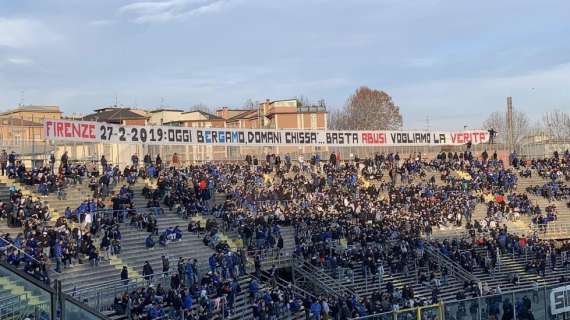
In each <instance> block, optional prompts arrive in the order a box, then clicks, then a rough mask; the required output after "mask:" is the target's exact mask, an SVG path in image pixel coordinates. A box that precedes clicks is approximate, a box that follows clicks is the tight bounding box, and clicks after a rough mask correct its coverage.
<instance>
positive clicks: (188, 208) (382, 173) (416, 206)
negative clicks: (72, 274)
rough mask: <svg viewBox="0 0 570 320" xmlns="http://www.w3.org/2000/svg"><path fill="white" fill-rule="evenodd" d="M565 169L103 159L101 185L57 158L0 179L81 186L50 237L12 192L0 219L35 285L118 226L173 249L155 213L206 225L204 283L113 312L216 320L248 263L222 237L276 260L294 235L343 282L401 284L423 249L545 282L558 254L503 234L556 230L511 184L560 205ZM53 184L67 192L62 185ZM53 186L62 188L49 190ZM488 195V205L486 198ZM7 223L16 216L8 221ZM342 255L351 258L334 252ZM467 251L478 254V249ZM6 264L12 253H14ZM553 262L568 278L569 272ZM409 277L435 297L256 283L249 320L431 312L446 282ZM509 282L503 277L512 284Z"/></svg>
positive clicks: (493, 160)
mask: <svg viewBox="0 0 570 320" xmlns="http://www.w3.org/2000/svg"><path fill="white" fill-rule="evenodd" d="M568 158H569V154H568V152H566V153H565V154H564V155H563V156H560V155H557V154H556V155H555V156H554V157H553V158H552V159H545V160H543V161H532V162H530V163H529V162H528V161H527V162H525V161H523V160H519V159H518V157H517V156H516V154H513V155H511V157H510V159H509V161H510V162H511V164H512V165H513V168H508V167H507V166H505V165H504V163H503V162H502V161H501V160H499V159H498V157H497V154H496V153H494V154H493V155H491V156H489V155H488V154H487V151H484V152H483V153H482V154H481V156H480V157H476V156H475V155H474V154H472V153H471V152H470V151H469V150H467V151H465V152H460V153H445V152H442V153H440V154H438V155H437V156H436V157H435V158H434V159H431V160H428V159H424V158H423V157H422V155H421V154H412V155H410V156H408V157H402V156H400V155H399V154H387V155H384V154H377V155H376V156H374V157H372V158H369V159H359V158H358V157H357V156H352V157H351V158H350V160H348V161H341V160H340V157H339V156H338V155H335V154H332V155H331V156H330V158H329V161H327V162H324V161H322V160H321V158H320V157H318V156H313V157H311V158H310V160H309V161H305V160H304V159H303V158H302V157H299V159H298V161H297V162H296V163H293V162H292V161H291V158H290V157H289V156H285V157H284V160H281V158H280V157H279V156H276V155H268V156H267V158H266V159H265V161H259V160H258V159H256V158H255V157H248V158H247V159H246V161H245V162H243V163H239V162H237V163H225V164H213V163H206V164H201V165H191V166H187V167H184V168H179V167H178V166H172V167H166V166H163V164H162V160H161V159H160V157H159V156H157V157H156V159H155V161H154V162H153V161H152V160H151V159H150V157H148V158H147V157H146V156H145V159H144V161H143V163H144V167H140V168H139V167H138V162H139V160H138V157H137V158H134V157H133V159H132V162H133V165H132V166H129V167H126V168H125V169H124V170H123V171H120V170H119V168H118V167H117V166H114V167H113V166H111V165H109V164H108V163H107V161H106V160H105V159H104V157H103V158H102V159H101V168H102V171H101V174H98V173H97V174H96V173H95V172H96V171H95V170H93V168H87V167H85V166H82V165H70V164H68V163H67V162H68V161H67V160H66V161H65V162H64V160H63V159H62V160H61V163H62V165H61V166H60V170H59V175H56V174H54V173H53V170H51V171H50V168H49V167H45V168H43V169H40V170H31V171H29V172H28V171H26V169H25V168H23V164H21V163H20V164H18V165H16V164H15V165H14V166H12V165H9V166H7V168H8V171H9V174H10V172H12V173H11V174H12V177H17V179H19V180H20V181H21V182H23V183H27V184H33V185H37V186H38V191H40V193H42V194H43V193H45V192H47V193H49V192H53V191H57V188H64V186H65V183H82V180H83V178H84V177H85V178H87V179H88V180H89V181H90V182H89V184H90V186H92V188H93V191H94V197H93V198H92V199H89V200H85V201H84V202H83V203H81V205H80V206H79V207H78V208H75V209H73V210H72V209H71V208H68V209H69V211H68V210H66V212H65V217H63V218H62V219H60V220H58V221H57V223H56V225H55V227H47V226H46V225H45V224H42V223H41V222H42V221H46V220H49V211H48V210H47V209H46V208H42V206H41V203H35V202H33V201H31V199H26V198H25V197H23V196H22V195H21V194H20V195H18V191H17V190H13V193H11V196H10V197H11V199H10V201H9V203H0V209H2V211H1V212H0V213H2V214H3V215H4V216H6V217H12V220H11V221H12V224H13V225H14V226H17V225H18V224H17V223H19V224H20V225H25V226H24V234H22V235H19V236H18V237H16V239H12V238H11V237H10V235H6V237H5V239H6V242H7V243H8V242H9V243H14V245H15V246H16V247H18V248H20V249H22V251H23V252H26V253H27V254H29V256H30V257H33V259H34V260H37V261H40V262H41V261H43V262H44V263H43V264H40V265H39V266H38V267H39V271H38V272H37V273H38V274H39V275H41V274H43V273H46V272H43V273H42V268H43V269H45V268H46V265H47V264H49V261H50V259H51V261H53V262H54V263H55V265H56V266H55V268H56V270H57V271H58V272H61V271H62V268H65V267H69V266H71V265H72V264H73V263H75V262H80V261H81V257H82V255H84V256H87V257H89V261H90V262H91V264H93V265H96V264H97V263H98V261H99V260H100V259H104V258H107V259H108V258H109V256H110V255H112V254H116V253H119V252H120V250H121V247H120V239H121V233H120V228H119V225H120V223H121V222H128V221H129V222H130V224H132V225H134V226H136V227H138V228H139V229H141V230H142V229H146V230H147V231H148V232H149V236H148V237H147V238H146V240H145V242H146V245H147V247H152V246H154V243H155V240H154V238H153V237H154V236H158V243H159V244H160V245H164V246H165V245H168V242H170V241H178V240H180V239H181V238H182V236H183V231H182V229H181V228H180V227H178V226H176V227H169V228H167V229H165V230H164V231H163V232H160V233H159V228H158V225H157V222H156V218H155V217H156V216H159V215H161V214H164V210H163V209H162V208H161V205H164V207H167V208H169V209H170V211H174V209H175V208H176V210H175V212H176V213H177V214H179V215H180V216H182V217H185V218H189V217H191V216H194V215H197V214H201V215H211V216H212V220H209V221H208V223H207V224H206V225H205V226H201V225H200V224H199V223H197V222H196V221H192V222H190V223H189V225H188V231H191V232H195V231H205V232H204V243H205V244H206V245H209V246H211V247H213V248H214V249H215V250H216V253H215V254H214V255H212V257H211V258H210V260H209V261H208V266H209V268H210V270H209V271H208V272H207V273H206V274H203V275H202V274H199V272H198V270H195V271H191V272H190V276H189V275H188V272H187V270H186V269H187V265H192V264H191V263H188V264H187V265H184V263H182V265H183V267H182V268H180V266H179V269H178V271H179V272H178V273H177V274H175V275H172V277H173V279H172V280H171V283H170V288H168V289H166V288H162V287H158V286H157V287H148V288H141V289H137V290H135V291H133V292H129V293H125V294H124V295H122V296H121V297H117V299H116V301H115V306H116V309H117V310H121V311H122V312H123V313H133V314H137V315H142V314H146V315H147V316H148V317H149V318H151V319H152V318H156V317H159V316H160V315H162V314H163V313H164V312H166V311H165V310H167V311H168V312H174V313H176V314H178V315H179V314H180V313H182V312H185V311H189V310H190V309H191V306H192V300H193V299H194V300H196V299H197V300H196V301H200V302H199V305H200V309H199V311H198V312H197V313H195V315H198V316H200V317H201V316H205V317H208V316H211V313H212V312H213V310H219V309H220V308H219V306H220V305H223V306H224V308H221V309H223V310H227V312H228V313H231V312H232V309H233V301H234V298H235V295H236V293H238V292H239V290H241V288H240V287H239V281H238V279H239V277H240V276H242V275H243V274H244V270H245V260H246V253H244V252H243V251H242V252H232V251H231V250H229V246H228V245H227V244H226V243H225V242H223V241H221V237H220V233H221V232H235V233H237V234H238V235H239V237H240V238H241V240H242V243H243V244H244V246H245V248H246V250H247V251H255V250H260V249H279V250H283V249H284V241H283V238H282V235H281V228H283V227H289V226H292V227H293V228H294V230H295V238H294V247H293V248H291V249H292V254H293V255H295V256H297V257H300V258H302V259H304V260H305V261H307V262H308V263H311V264H312V265H314V266H316V267H318V268H322V269H325V270H327V271H329V272H331V274H333V275H335V274H336V275H341V277H351V276H352V274H353V273H354V268H356V267H361V268H363V270H365V272H366V273H367V274H368V273H369V274H371V275H372V276H377V275H379V274H383V273H384V272H385V271H384V270H389V271H390V272H393V273H408V272H409V271H410V270H411V269H412V268H414V266H413V265H414V264H416V263H418V262H419V263H420V266H421V265H425V264H432V263H433V261H429V259H427V258H426V256H425V255H424V254H423V251H424V247H425V246H428V245H430V246H431V245H433V246H435V247H437V248H439V250H440V251H441V252H442V253H443V254H444V255H447V256H449V257H450V258H451V259H453V260H454V261H456V262H457V263H459V264H460V265H462V266H463V267H464V268H465V269H467V270H470V271H471V270H473V268H481V269H482V270H484V271H485V272H489V273H492V272H494V270H495V268H496V265H497V261H498V260H499V255H500V254H501V253H502V252H505V251H508V250H512V251H513V252H517V253H520V252H522V251H523V250H526V249H525V248H527V246H528V247H530V248H531V249H529V250H530V254H531V257H532V259H530V263H529V265H528V266H527V271H529V272H535V271H536V272H537V273H538V274H540V275H544V273H545V268H546V265H547V259H552V256H553V255H554V257H555V258H556V257H557V256H558V255H562V252H565V250H562V249H560V248H558V249H555V248H553V244H552V243H548V242H541V241H540V240H537V239H533V238H529V239H526V238H525V239H524V241H523V240H522V239H516V238H515V236H513V235H511V234H508V233H507V232H506V230H505V229H503V228H501V227H500V224H501V223H502V222H505V221H506V220H516V219H518V218H519V217H520V216H521V215H528V216H530V217H531V218H532V220H533V221H534V222H535V223H537V224H543V223H545V222H548V221H553V220H555V219H556V213H555V210H554V209H553V208H545V209H544V211H545V213H544V214H543V212H542V209H541V208H540V207H539V206H536V205H534V204H533V203H532V202H531V201H530V200H529V198H528V196H527V195H526V194H521V193H517V192H516V186H517V182H518V179H520V178H523V179H524V178H525V177H529V176H531V175H532V170H534V171H535V172H537V174H538V175H539V176H543V177H549V178H550V179H551V180H552V181H551V182H549V183H547V184H546V185H545V186H548V187H547V189H548V190H547V191H545V189H544V187H542V188H539V189H533V188H532V187H531V188H529V189H528V190H527V192H529V193H535V194H541V195H542V194H544V193H545V192H546V194H547V195H548V196H552V197H554V198H556V199H561V198H562V197H564V196H565V195H567V194H566V193H567V188H566V187H565V186H564V185H563V184H562V182H560V180H561V179H562V178H563V177H567V173H568V166H567V162H568ZM16 163H17V162H16ZM529 168H530V169H529ZM10 170H11V171H10ZM62 170H63V171H62ZM517 170H519V172H518V175H517ZM528 170H530V173H529V171H528ZM61 175H62V176H63V177H64V178H63V179H61V178H58V177H60V176H61ZM428 176H429V178H428ZM138 177H142V178H149V179H152V181H153V183H155V184H156V188H150V187H148V186H147V187H146V188H145V189H144V190H143V194H144V196H145V197H147V199H148V205H147V207H148V208H150V209H151V212H152V214H143V213H140V212H137V208H134V206H133V204H132V197H133V194H132V191H131V190H130V188H129V187H128V185H131V184H133V183H135V182H136V179H137V178H138ZM58 181H62V182H63V183H64V184H63V185H61V186H58V183H59V182H58ZM121 181H125V182H126V184H125V185H124V186H123V187H122V188H121V189H120V191H119V192H118V193H117V194H116V195H115V196H114V197H113V198H112V200H111V202H112V209H113V211H112V214H110V215H109V214H99V212H100V211H101V209H103V208H104V204H103V201H102V200H101V199H102V197H105V196H108V195H109V194H110V190H111V187H112V186H113V185H116V184H118V183H120V182H121ZM44 187H46V188H44ZM549 190H550V191H549ZM216 194H223V195H225V200H224V201H222V202H221V203H215V202H214V201H212V200H213V199H214V197H215V195H216ZM486 195H492V199H491V200H489V199H488V197H486ZM481 202H486V203H487V206H488V210H487V217H486V220H485V221H475V220H474V219H473V212H474V208H475V206H476V205H477V204H479V203H481ZM14 208H16V209H17V210H14ZM8 209H10V210H8ZM13 212H17V214H16V215H15V216H14V215H12V213H13ZM14 217H15V218H17V221H16V220H14ZM128 218H130V220H128ZM14 221H16V224H14ZM71 222H77V223H79V224H84V225H85V226H86V227H87V228H88V230H85V229H82V228H81V227H75V228H73V229H72V227H71ZM449 227H467V228H468V229H469V230H477V233H483V234H486V236H483V237H475V236H473V238H472V239H471V241H467V240H463V241H457V240H453V241H443V242H438V241H432V239H431V235H432V233H433V231H434V229H436V228H449ZM473 233H475V232H473ZM96 239H100V243H99V245H96V244H95V240H96ZM16 243H17V244H18V245H16ZM341 243H343V245H345V246H346V247H348V248H359V249H349V250H337V248H338V246H339V245H340V244H341ZM371 244H373V246H371ZM477 247H481V248H485V249H486V250H484V251H480V250H476V249H477ZM15 251H16V252H17V253H16V252H15ZM15 251H14V250H13V251H12V252H10V254H11V255H12V256H13V255H19V254H20V252H18V251H17V250H15ZM21 258H22V259H21V260H20V259H18V258H13V257H12V258H10V259H9V261H12V263H13V264H17V263H20V261H24V263H29V261H26V260H25V258H26V257H21ZM254 258H257V257H254ZM552 261H554V263H552V262H551V263H550V265H552V266H556V261H557V260H552ZM561 261H563V262H562V263H563V265H564V266H566V264H567V260H566V259H565V258H564V259H562V260H561ZM148 267H150V265H149V266H148ZM148 267H146V266H145V268H146V270H145V271H144V272H143V275H144V276H145V277H149V278H150V277H152V276H153V274H154V272H153V270H152V268H151V269H150V270H149V269H148ZM28 269H29V268H28ZM33 269H34V270H35V268H33ZM163 269H164V268H163ZM190 269H192V267H190ZM418 270H421V269H417V270H416V271H417V272H418V279H420V280H419V281H420V282H421V283H425V285H426V286H430V288H432V297H431V299H425V298H424V299H422V298H419V297H415V296H414V292H413V289H412V288H410V287H404V288H395V287H394V285H393V284H391V283H387V284H386V286H385V288H384V289H382V290H379V291H378V292H376V293H375V294H374V295H372V296H371V297H363V298H358V297H346V299H337V298H332V297H319V298H318V299H313V300H305V301H303V302H302V303H300V301H298V299H297V298H296V297H293V295H290V294H288V293H286V292H280V290H281V291H282V290H283V288H279V287H273V288H271V289H270V290H267V291H263V292H258V291H259V290H256V289H255V287H256V283H257V280H255V281H252V282H251V283H250V284H249V286H248V290H250V295H251V297H252V305H253V308H254V309H255V314H256V317H257V318H264V317H266V318H271V316H272V315H273V316H274V315H277V314H279V313H280V312H281V311H282V310H283V309H285V308H286V309H289V310H298V309H297V308H300V306H301V305H303V306H304V308H305V310H306V311H307V312H308V313H311V314H313V316H314V317H315V318H318V317H320V315H321V314H323V315H324V314H326V315H332V316H333V317H334V316H338V317H340V318H346V317H349V316H355V315H366V314H371V313H375V312H385V311H393V310H398V309H400V308H408V307H413V306H418V305H424V304H431V303H436V302H437V301H438V300H439V295H438V290H439V287H440V286H442V285H445V284H446V282H447V271H446V270H445V268H441V267H438V266H435V265H434V266H433V268H432V270H435V271H436V272H434V273H432V274H425V273H422V272H421V271H418ZM163 271H164V270H163ZM436 273H437V274H436ZM42 277H45V275H44V276H42ZM126 279H128V277H127V278H126ZM516 279H517V277H515V276H513V281H515V280H516ZM234 284H235V285H234ZM482 288H483V289H481V288H479V287H477V286H474V284H466V286H465V288H464V289H465V290H464V291H465V292H462V294H463V295H465V294H473V295H474V296H478V295H485V294H490V293H492V292H495V293H496V291H492V290H486V288H485V286H483V287H482ZM461 297H462V296H461V295H459V296H458V299H459V298H461ZM188 300H189V302H188ZM189 306H190V307H189ZM317 315H319V316H317Z"/></svg>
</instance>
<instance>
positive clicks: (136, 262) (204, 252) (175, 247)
mask: <svg viewBox="0 0 570 320" xmlns="http://www.w3.org/2000/svg"><path fill="white" fill-rule="evenodd" d="M157 221H158V226H159V230H160V231H163V230H164V229H166V228H167V227H171V226H172V227H175V226H180V228H181V229H182V230H183V237H182V239H181V240H180V241H175V242H171V243H169V244H167V245H166V246H165V247H161V246H160V245H159V244H158V238H156V237H155V241H156V242H157V244H156V246H155V247H154V248H151V249H147V248H146V246H145V238H146V237H147V235H148V233H147V232H146V231H145V230H142V231H139V230H138V229H136V228H135V227H132V226H128V225H127V224H122V225H121V234H122V240H121V253H120V254H118V255H116V256H112V257H111V259H110V260H105V261H102V263H101V264H100V265H99V266H96V267H91V265H90V264H89V263H88V261H85V263H83V264H79V265H76V266H74V267H72V268H68V269H65V270H64V272H63V273H61V274H58V273H56V272H52V273H51V275H52V277H53V278H54V279H59V280H61V281H62V284H63V289H64V291H66V290H72V289H73V288H74V287H77V288H84V287H88V286H92V285H96V284H97V283H102V282H106V281H113V280H120V272H121V269H122V267H123V266H127V267H128V269H129V277H137V276H140V275H141V274H142V268H143V265H144V263H145V261H148V262H149V263H150V264H151V266H152V268H153V270H154V272H155V273H161V272H162V256H163V255H165V256H168V257H169V261H170V270H174V269H175V268H176V262H177V260H178V258H179V257H183V258H185V260H187V259H189V258H190V259H197V260H198V262H199V265H200V266H201V268H200V270H201V271H202V272H203V271H204V270H206V267H207V262H208V258H209V257H210V256H211V255H212V253H214V251H213V250H212V249H211V248H209V247H207V246H205V245H204V243H203V242H202V240H201V238H200V237H199V236H197V235H194V234H191V233H189V232H187V231H186V228H185V225H186V224H187V221H186V220H184V219H182V218H180V217H178V216H177V215H175V214H162V215H160V216H158V217H157ZM96 241H97V246H98V244H99V242H100V239H98V240H96ZM100 255H101V256H104V254H103V253H100Z"/></svg>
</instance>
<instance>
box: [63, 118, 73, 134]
mask: <svg viewBox="0 0 570 320" xmlns="http://www.w3.org/2000/svg"><path fill="white" fill-rule="evenodd" d="M63 128H64V134H65V137H66V138H69V137H72V136H73V134H72V133H71V131H70V130H69V129H71V123H69V122H66V123H64V124H63Z"/></svg>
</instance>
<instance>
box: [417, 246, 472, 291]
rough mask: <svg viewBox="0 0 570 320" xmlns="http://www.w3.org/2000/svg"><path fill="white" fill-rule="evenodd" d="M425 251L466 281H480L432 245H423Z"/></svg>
mask: <svg viewBox="0 0 570 320" xmlns="http://www.w3.org/2000/svg"><path fill="white" fill-rule="evenodd" d="M425 252H426V253H428V254H431V255H432V256H434V257H436V258H437V259H438V260H439V261H438V262H439V263H443V264H444V265H445V266H447V267H448V268H450V269H451V270H450V271H452V272H454V273H455V274H456V275H458V276H459V277H460V278H461V279H463V280H466V281H473V282H474V283H480V282H481V280H480V279H479V278H477V277H476V276H475V275H474V274H472V273H471V272H469V271H467V270H465V269H464V268H463V267H462V266H460V265H458V264H457V263H456V262H455V261H453V260H451V259H450V258H449V257H448V256H446V255H444V254H442V253H441V252H440V251H439V249H437V248H434V247H432V246H431V245H426V246H425Z"/></svg>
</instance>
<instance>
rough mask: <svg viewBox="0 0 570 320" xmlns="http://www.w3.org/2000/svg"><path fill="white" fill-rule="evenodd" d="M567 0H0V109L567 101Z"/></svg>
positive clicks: (451, 125) (540, 107)
mask: <svg viewBox="0 0 570 320" xmlns="http://www.w3.org/2000/svg"><path fill="white" fill-rule="evenodd" d="M569 18H570V1H536V0H534V1H527V0H516V1H515V0H501V1H496V0H495V1H487V0H480V1H457V0H455V1H451V0H450V1H447V0H351V1H342V0H335V1H332V0H287V1H283V0H280V1H277V0H147V1H135V0H130V1H126V0H96V1H95V0H93V1H92V0H35V1H32V0H17V1H14V0H0V110H4V109H8V108H9V107H13V106H15V105H17V104H18V103H19V102H20V99H21V96H22V92H23V97H24V103H25V104H57V105H60V106H61V107H62V109H63V110H64V111H65V112H67V113H73V112H81V113H85V112H89V111H90V110H92V109H93V108H95V107H99V106H103V105H110V104H114V102H115V95H116V96H117V97H118V101H119V103H120V104H123V105H129V106H135V105H136V106H138V107H155V106H159V105H161V103H162V104H164V105H168V106H176V107H181V108H189V107H191V106H193V105H196V104H199V103H202V104H206V105H210V106H214V107H216V106H221V105H228V106H241V105H242V104H243V103H244V102H245V101H246V100H247V99H252V100H264V99H266V98H269V99H282V98H290V97H295V96H299V95H304V96H306V97H308V98H309V99H311V100H314V101H317V100H319V99H321V98H322V99H325V101H326V102H327V105H328V106H329V108H332V109H334V108H338V107H341V106H342V105H343V104H344V102H345V100H346V98H347V97H348V96H349V95H350V94H351V93H352V92H353V91H354V90H355V89H356V88H357V87H358V86H361V85H367V86H369V87H372V88H376V89H381V90H385V91H386V92H388V93H389V94H390V95H392V97H393V99H394V101H395V102H396V103H397V104H398V105H400V107H401V110H402V114H403V117H404V127H405V128H418V129H421V128H425V127H426V117H427V116H429V118H430V126H431V127H432V128H441V129H462V128H463V126H464V125H469V126H470V127H472V128H474V127H479V126H480V125H481V123H482V121H483V120H484V118H485V117H486V116H487V115H488V114H489V113H491V112H493V111H496V110H502V109H503V108H504V106H505V101H506V98H505V97H506V96H508V95H512V96H513V104H514V106H515V108H518V109H519V110H522V111H524V112H526V113H528V114H529V116H530V117H531V119H532V121H533V122H534V121H537V120H539V119H540V118H541V115H542V113H543V112H544V111H545V110H552V109H555V108H557V109H562V110H570V41H569V40H568V36H569V35H570V20H569Z"/></svg>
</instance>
